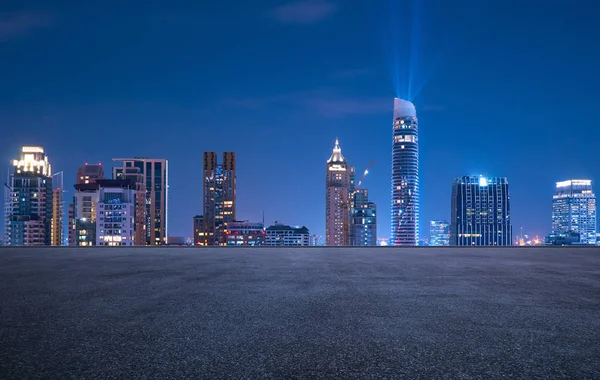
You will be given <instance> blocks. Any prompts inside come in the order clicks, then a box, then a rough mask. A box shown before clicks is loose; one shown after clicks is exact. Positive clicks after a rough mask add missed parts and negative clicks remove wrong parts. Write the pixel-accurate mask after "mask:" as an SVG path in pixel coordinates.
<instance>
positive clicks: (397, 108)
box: [394, 98, 417, 119]
mask: <svg viewBox="0 0 600 380" xmlns="http://www.w3.org/2000/svg"><path fill="white" fill-rule="evenodd" d="M399 117H417V110H416V109H415V105H414V104H412V103H411V102H409V101H408V100H404V99H400V98H394V119H396V118H399Z"/></svg>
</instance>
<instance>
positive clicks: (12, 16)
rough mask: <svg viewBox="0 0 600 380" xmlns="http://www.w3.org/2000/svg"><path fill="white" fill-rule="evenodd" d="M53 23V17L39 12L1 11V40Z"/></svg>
mask: <svg viewBox="0 0 600 380" xmlns="http://www.w3.org/2000/svg"><path fill="white" fill-rule="evenodd" d="M50 24H52V17H50V15H48V14H45V13H39V12H25V11H22V12H10V13H0V42H1V41H8V40H11V39H13V38H16V37H18V36H22V35H25V34H27V33H29V32H31V31H32V30H34V29H38V28H43V27H47V26H49V25H50Z"/></svg>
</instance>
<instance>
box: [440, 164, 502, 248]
mask: <svg viewBox="0 0 600 380" xmlns="http://www.w3.org/2000/svg"><path fill="white" fill-rule="evenodd" d="M451 204H452V206H451V207H452V209H451V220H450V245H453V246H509V245H512V225H511V222H510V195H509V191H508V181H507V179H506V178H505V177H481V176H480V177H476V176H465V177H461V178H456V179H455V180H454V184H453V185H452V200H451Z"/></svg>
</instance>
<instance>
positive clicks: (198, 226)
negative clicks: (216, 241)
mask: <svg viewBox="0 0 600 380" xmlns="http://www.w3.org/2000/svg"><path fill="white" fill-rule="evenodd" d="M207 234H208V232H206V231H205V227H204V217H203V216H202V215H196V216H194V245H208V242H209V241H212V234H211V235H210V236H209V235H207Z"/></svg>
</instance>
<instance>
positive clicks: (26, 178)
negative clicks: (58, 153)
mask: <svg viewBox="0 0 600 380" xmlns="http://www.w3.org/2000/svg"><path fill="white" fill-rule="evenodd" d="M4 192H5V193H4V195H5V201H4V216H5V224H4V226H5V231H4V234H5V239H4V240H5V244H6V245H10V246H40V245H51V243H52V242H53V239H52V221H53V211H54V204H53V201H54V198H55V196H54V194H53V187H52V168H51V165H50V163H49V161H48V157H47V156H46V154H45V153H44V148H42V147H38V146H24V147H23V148H22V149H21V157H20V158H19V159H17V160H13V161H12V173H10V174H9V176H8V178H7V183H6V184H5V188H4Z"/></svg>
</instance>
